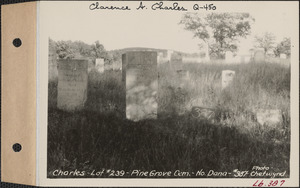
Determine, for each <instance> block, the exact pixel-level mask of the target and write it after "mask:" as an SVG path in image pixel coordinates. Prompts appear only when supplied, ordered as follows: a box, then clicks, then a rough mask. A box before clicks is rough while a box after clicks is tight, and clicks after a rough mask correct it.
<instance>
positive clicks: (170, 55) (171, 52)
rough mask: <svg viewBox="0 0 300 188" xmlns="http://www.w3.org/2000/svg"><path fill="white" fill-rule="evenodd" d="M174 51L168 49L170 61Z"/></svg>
mask: <svg viewBox="0 0 300 188" xmlns="http://www.w3.org/2000/svg"><path fill="white" fill-rule="evenodd" d="M173 52H174V51H173V50H168V51H167V60H168V61H171V58H172V54H173Z"/></svg>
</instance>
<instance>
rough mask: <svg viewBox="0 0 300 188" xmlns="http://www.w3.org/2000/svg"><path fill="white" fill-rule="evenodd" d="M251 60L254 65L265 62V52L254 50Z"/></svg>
mask: <svg viewBox="0 0 300 188" xmlns="http://www.w3.org/2000/svg"><path fill="white" fill-rule="evenodd" d="M253 60H254V62H256V63H259V62H264V61H265V52H264V51H263V50H256V51H255V52H254V57H253Z"/></svg>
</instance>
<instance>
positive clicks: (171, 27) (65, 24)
mask: <svg viewBox="0 0 300 188" xmlns="http://www.w3.org/2000/svg"><path fill="white" fill-rule="evenodd" d="M99 2H100V1H99ZM91 3H93V2H78V1H77V2H57V1H56V2H41V9H40V10H41V11H40V13H41V16H42V17H43V19H41V20H43V22H42V23H41V27H42V28H43V29H44V30H47V32H48V33H49V37H50V38H52V39H53V40H56V41H57V40H73V41H74V40H81V41H84V42H86V43H88V44H92V43H94V42H95V41H96V40H99V41H100V43H102V44H103V45H104V47H105V48H106V49H107V50H112V49H120V48H126V47H151V48H163V49H173V50H179V51H183V52H197V51H198V49H199V48H198V44H199V40H198V39H195V38H193V34H192V32H190V31H186V30H184V29H183V26H182V25H178V23H179V21H180V19H181V17H182V15H183V14H184V13H185V12H176V11H151V10H147V11H136V10H135V7H137V6H138V5H139V2H137V1H135V2H129V3H126V5H130V7H132V10H131V11H111V10H94V11H91V10H89V9H88V6H89V5H90V4H91ZM101 3H102V2H101ZM105 3H107V4H114V5H116V4H117V3H120V4H122V5H124V2H114V3H112V2H105ZM144 3H145V5H149V6H151V5H152V4H153V2H152V3H151V2H148V1H147V2H144ZM166 3H167V4H172V3H171V2H166ZM180 3H181V2H180ZM238 3H239V4H238ZM241 3H242V4H241ZM247 3H248V4H247ZM283 3H284V2H269V3H266V2H265V3H261V4H260V2H252V3H249V2H245V1H244V2H222V3H218V2H216V3H215V4H216V5H217V8H218V10H219V11H220V12H228V11H234V12H248V13H250V14H251V15H252V17H254V18H255V20H256V21H255V23H254V24H253V26H252V35H251V36H249V37H248V39H247V40H243V41H242V45H241V46H242V48H241V50H242V51H243V50H247V49H248V48H251V47H252V43H251V40H252V39H253V36H255V35H257V34H262V33H264V32H272V33H273V34H274V35H275V36H276V38H277V41H281V40H282V39H283V37H290V36H291V35H292V32H295V30H293V29H292V28H295V27H294V23H297V21H296V18H297V16H298V14H296V12H295V11H292V9H293V10H297V7H298V6H297V7H295V6H294V5H293V4H291V3H284V4H283ZM294 3H295V2H294ZM193 4H194V3H193V2H185V4H184V2H182V5H184V6H186V7H189V10H190V9H191V8H190V7H192V5H193ZM233 5H235V6H233ZM232 7H234V8H232ZM298 29H299V28H298Z"/></svg>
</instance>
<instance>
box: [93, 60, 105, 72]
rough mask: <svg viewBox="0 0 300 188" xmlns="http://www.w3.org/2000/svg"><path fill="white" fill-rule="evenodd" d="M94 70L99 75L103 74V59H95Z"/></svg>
mask: <svg viewBox="0 0 300 188" xmlns="http://www.w3.org/2000/svg"><path fill="white" fill-rule="evenodd" d="M95 68H96V70H97V71H98V72H100V73H102V72H104V59H103V58H99V59H96V65H95Z"/></svg>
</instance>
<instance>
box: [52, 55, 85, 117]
mask: <svg viewBox="0 0 300 188" xmlns="http://www.w3.org/2000/svg"><path fill="white" fill-rule="evenodd" d="M87 85H88V61H87V60H84V59H61V60H59V61H58V85H57V107H58V108H59V109H62V110H66V111H73V110H80V109H82V108H83V107H84V103H85V101H86V99H87Z"/></svg>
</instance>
